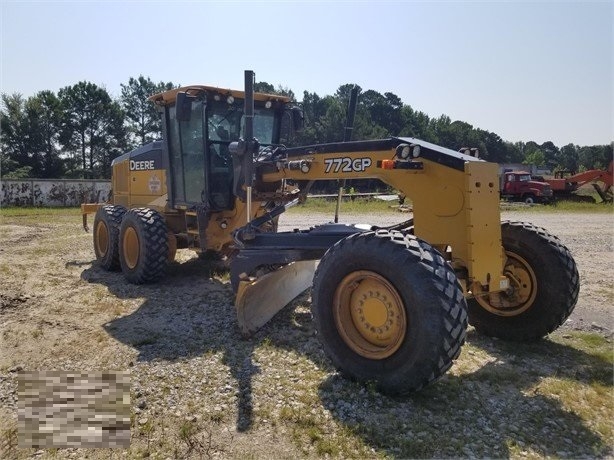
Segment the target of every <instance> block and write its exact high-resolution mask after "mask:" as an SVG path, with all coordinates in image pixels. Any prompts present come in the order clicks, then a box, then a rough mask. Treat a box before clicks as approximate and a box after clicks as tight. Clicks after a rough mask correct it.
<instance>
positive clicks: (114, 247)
mask: <svg viewBox="0 0 614 460" xmlns="http://www.w3.org/2000/svg"><path fill="white" fill-rule="evenodd" d="M125 213H126V208H124V207H123V206H116V205H104V206H102V207H100V208H98V210H97V211H96V216H95V217H94V230H93V237H94V252H95V254H96V260H98V263H99V264H100V266H101V267H102V268H104V269H105V270H118V269H119V268H120V264H119V227H120V226H121V222H122V218H123V216H124V214H125Z"/></svg>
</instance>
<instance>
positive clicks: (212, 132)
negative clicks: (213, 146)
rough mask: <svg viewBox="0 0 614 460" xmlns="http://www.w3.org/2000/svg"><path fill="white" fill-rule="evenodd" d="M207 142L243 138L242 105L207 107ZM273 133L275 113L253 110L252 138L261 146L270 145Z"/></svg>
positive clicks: (222, 104)
mask: <svg viewBox="0 0 614 460" xmlns="http://www.w3.org/2000/svg"><path fill="white" fill-rule="evenodd" d="M209 107H210V108H209V117H208V125H209V140H212V141H221V142H232V141H237V140H239V138H241V137H245V117H243V105H242V103H241V102H240V101H239V102H235V103H234V104H232V105H228V104H227V103H226V102H222V101H221V102H214V103H212V104H211V105H210V106H209ZM274 132H275V112H274V111H273V110H272V109H265V108H256V109H254V137H255V138H256V139H258V141H259V142H260V144H261V145H271V144H272V143H273V134H274Z"/></svg>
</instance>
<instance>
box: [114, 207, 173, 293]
mask: <svg viewBox="0 0 614 460" xmlns="http://www.w3.org/2000/svg"><path fill="white" fill-rule="evenodd" d="M170 249H171V250H172V248H170ZM168 260H169V242H168V235H167V229H166V223H165V222H164V218H163V217H162V216H161V215H160V214H159V213H158V212H156V211H154V210H152V209H149V208H135V209H131V210H129V211H127V212H126V214H125V215H124V217H123V219H122V223H121V226H120V230H119V262H120V265H121V268H122V272H123V274H124V276H125V277H126V279H127V280H128V281H129V282H130V283H133V284H143V283H151V282H153V281H157V280H158V279H160V278H162V276H164V274H165V272H166V266H167V264H168Z"/></svg>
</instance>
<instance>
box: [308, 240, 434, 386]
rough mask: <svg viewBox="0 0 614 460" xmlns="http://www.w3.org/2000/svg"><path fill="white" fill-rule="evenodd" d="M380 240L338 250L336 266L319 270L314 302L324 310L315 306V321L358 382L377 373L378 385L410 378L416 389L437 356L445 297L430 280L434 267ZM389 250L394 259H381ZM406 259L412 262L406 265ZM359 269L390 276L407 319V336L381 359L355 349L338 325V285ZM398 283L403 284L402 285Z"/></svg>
mask: <svg viewBox="0 0 614 460" xmlns="http://www.w3.org/2000/svg"><path fill="white" fill-rule="evenodd" d="M350 238H359V237H358V236H352V237H350ZM376 243H379V244H376ZM376 243H374V242H373V240H369V239H366V238H363V240H362V241H356V244H355V245H354V246H355V248H354V249H355V251H352V252H347V251H346V252H341V253H340V254H335V255H334V260H335V263H334V264H328V266H327V267H324V270H323V271H320V268H319V269H318V273H317V274H316V280H315V283H314V303H316V304H318V305H325V306H326V308H319V307H318V308H316V309H315V310H314V321H315V323H316V328H317V330H318V333H320V334H322V335H323V336H325V337H323V338H322V339H323V340H321V341H322V342H323V346H324V348H325V351H326V352H327V354H329V356H330V357H331V359H332V360H333V362H334V363H335V364H336V365H337V366H338V367H340V369H341V371H342V372H344V373H346V374H349V375H351V376H353V377H357V378H358V379H360V380H368V379H369V378H370V377H371V376H373V375H375V374H377V375H378V384H380V386H381V387H382V388H384V389H385V388H386V387H388V386H395V387H396V386H398V385H399V384H400V382H401V381H403V380H408V381H409V380H412V381H413V382H414V383H409V386H411V387H413V388H416V389H417V388H418V387H420V386H422V385H423V384H426V383H427V382H428V379H429V376H430V374H432V362H431V361H432V359H433V356H437V353H438V349H437V348H438V346H439V341H440V340H441V339H440V337H439V334H440V332H439V331H440V330H441V328H442V327H443V325H442V322H443V319H442V315H441V312H442V311H445V310H446V305H445V299H444V296H443V295H442V292H441V291H439V290H438V288H437V287H436V285H435V284H434V283H432V282H429V281H432V280H433V273H432V271H433V270H432V267H430V266H429V265H428V264H424V263H422V262H421V261H420V260H419V258H418V257H417V256H416V255H415V254H414V253H412V252H411V251H408V250H407V249H405V248H404V247H402V246H401V245H399V244H397V243H395V242H393V241H390V240H388V239H381V241H377V242H376ZM338 244H340V243H337V245H338ZM337 245H335V246H337ZM331 249H332V248H331ZM329 251H331V250H329ZM433 251H434V249H433ZM387 252H390V253H391V254H392V258H384V257H382V254H384V253H387ZM325 257H326V256H325ZM438 257H441V255H438ZM408 258H409V259H411V263H408ZM323 260H324V259H323ZM441 260H442V261H443V258H441ZM321 266H322V262H321ZM358 270H370V271H373V272H375V273H377V274H379V275H381V276H383V277H384V278H386V279H387V280H388V281H389V282H390V283H391V284H392V285H393V286H394V287H395V289H396V290H397V292H398V294H399V296H400V298H401V300H402V302H403V305H404V309H405V314H406V319H407V329H406V333H405V337H404V338H403V341H402V343H401V345H400V347H399V349H398V350H396V351H395V353H394V354H392V355H391V356H389V357H387V358H384V359H381V360H374V359H369V358H366V357H363V356H361V355H359V354H357V353H356V352H354V351H353V350H352V349H351V348H350V347H349V346H348V345H347V344H346V343H345V341H344V340H343V338H342V337H341V335H340V333H339V331H338V330H337V326H336V323H335V318H334V313H333V301H334V295H335V291H336V288H337V286H338V285H339V283H340V282H341V281H342V280H343V278H344V277H345V276H346V275H348V274H350V273H352V272H355V271H358ZM417 280H423V281H424V282H416V281H417ZM400 286H401V287H403V288H402V289H399V287H400ZM441 290H443V286H441Z"/></svg>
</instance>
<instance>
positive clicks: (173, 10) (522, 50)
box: [0, 0, 614, 146]
mask: <svg viewBox="0 0 614 460" xmlns="http://www.w3.org/2000/svg"><path fill="white" fill-rule="evenodd" d="M0 1H1V14H2V17H1V45H0V46H1V53H2V54H1V56H0V63H1V71H0V76H1V80H0V91H2V92H4V93H13V92H19V93H22V94H23V95H25V96H30V95H33V94H35V93H36V92H37V91H40V90H44V89H50V90H53V91H57V90H58V89H60V88H62V87H64V86H67V85H72V84H75V83H77V82H78V81H80V80H88V81H91V82H94V83H96V84H98V85H101V86H104V87H105V88H106V89H107V90H108V91H109V92H110V93H111V94H112V95H114V96H119V93H120V83H126V82H127V81H128V79H129V78H130V77H137V76H139V75H141V74H142V75H145V76H149V77H150V78H151V79H152V80H154V81H160V80H164V81H172V82H174V83H181V84H191V83H200V84H209V85H216V86H223V87H233V88H242V85H243V70H245V69H252V70H254V71H255V72H256V78H257V80H258V81H267V82H269V83H272V84H274V85H275V86H277V85H278V84H281V85H283V86H286V87H288V88H290V89H292V90H293V91H294V92H295V93H296V94H297V97H298V99H299V100H300V99H302V93H303V91H304V90H308V91H310V92H316V93H318V94H319V95H320V96H323V95H326V94H333V93H334V92H335V90H336V89H337V88H338V87H339V86H340V85H342V84H345V83H357V84H358V85H360V86H361V87H362V88H363V90H367V89H374V90H376V91H379V92H381V93H384V92H386V91H390V92H393V93H395V94H396V95H398V96H399V97H400V98H401V99H402V100H403V102H404V103H406V104H410V105H411V106H412V107H413V108H414V109H417V110H421V111H423V112H426V113H427V114H429V115H430V116H435V117H437V116H439V115H441V114H447V115H449V116H450V117H451V118H452V119H453V120H456V119H460V120H463V121H466V122H468V123H471V124H473V125H474V126H475V127H480V128H482V129H487V130H489V131H494V132H496V133H497V134H499V135H500V136H501V137H503V138H504V139H506V140H509V141H518V140H523V141H528V140H535V141H537V142H540V143H541V142H544V141H547V140H552V141H553V142H554V143H555V144H557V145H559V146H562V145H565V144H568V143H570V142H573V143H576V144H580V145H591V144H604V143H609V142H611V141H613V140H614V116H613V110H614V109H613V107H614V92H613V81H614V75H613V73H614V72H613V65H614V63H613V60H614V56H613V55H614V33H613V24H614V6H613V4H614V2H612V1H601V2H580V1H578V2H569V1H568V2H563V1H558V2H553V1H551V2H520V1H515V2H514V1H507V2H495V1H490V2H485V1H481V2H467V1H464V2H453V1H449V2H414V1H396V2H388V1H380V2H376V1H370V2H360V1H353V2H345V1H343V2H342V1H338V2H317V1H311V2H306V1H305V2H290V1H286V2H282V1H275V2H274V1H270V2H257V1H254V2H238V1H226V2H204V1H200V2H199V1H193V2H179V1H178V2H163V1H159V2H151V1H149V2H148V1H140V2H137V1H132V2H130V1H123V2H114V1H107V2H89V1H88V2H86V1H81V2H54V1H48V2H40V1H39V2H33V1H10V0H0Z"/></svg>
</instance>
